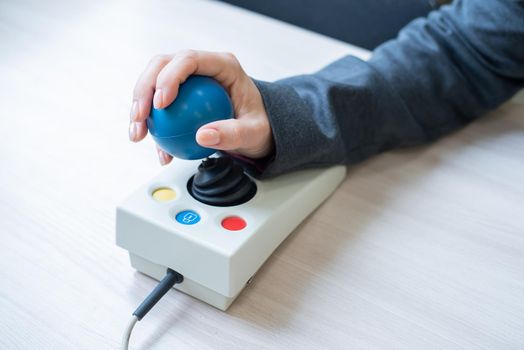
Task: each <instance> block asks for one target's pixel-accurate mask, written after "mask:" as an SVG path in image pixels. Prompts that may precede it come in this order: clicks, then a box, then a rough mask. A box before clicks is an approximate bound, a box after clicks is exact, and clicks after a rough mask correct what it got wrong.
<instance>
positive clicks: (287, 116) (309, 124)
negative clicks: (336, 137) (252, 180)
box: [253, 80, 333, 178]
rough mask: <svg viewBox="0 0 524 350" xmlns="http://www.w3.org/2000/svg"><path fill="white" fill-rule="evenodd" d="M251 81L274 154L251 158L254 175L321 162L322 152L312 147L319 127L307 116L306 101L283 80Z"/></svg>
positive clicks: (330, 162) (281, 172) (304, 166)
mask: <svg viewBox="0 0 524 350" xmlns="http://www.w3.org/2000/svg"><path fill="white" fill-rule="evenodd" d="M253 81H254V83H255V85H256V86H257V88H258V90H259V91H260V94H261V95H262V100H263V102H264V107H265V109H266V112H267V115H268V118H269V124H270V126H271V131H272V134H273V141H274V144H275V148H274V154H272V155H270V156H269V157H266V158H264V159H261V160H255V162H256V163H257V168H258V169H259V170H258V172H257V174H256V176H258V177H260V178H267V177H273V176H276V175H280V174H283V173H286V172H289V171H292V170H299V169H301V168H306V167H315V166H322V165H324V164H323V163H324V162H318V158H319V157H318V155H319V154H318V153H323V151H322V150H319V149H318V147H315V146H314V145H315V142H314V140H318V138H319V135H317V134H318V133H319V132H320V130H319V126H318V125H316V122H315V118H310V117H309V116H308V115H309V114H310V113H311V108H310V107H308V106H307V101H306V100H305V99H304V98H302V97H301V96H299V94H298V93H297V92H296V91H295V89H294V88H292V87H291V86H289V85H286V84H284V83H280V82H276V83H269V82H264V81H260V80H253ZM315 160H317V161H315ZM325 160H326V164H332V163H333V160H332V159H325Z"/></svg>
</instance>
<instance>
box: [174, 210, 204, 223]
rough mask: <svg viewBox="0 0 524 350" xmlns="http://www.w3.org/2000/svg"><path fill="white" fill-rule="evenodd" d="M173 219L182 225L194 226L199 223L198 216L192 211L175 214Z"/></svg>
mask: <svg viewBox="0 0 524 350" xmlns="http://www.w3.org/2000/svg"><path fill="white" fill-rule="evenodd" d="M175 219H176V221H178V222H179V223H181V224H182V225H194V224H196V223H197V222H199V221H200V215H198V213H197V212H195V211H193V210H184V211H181V212H180V213H178V214H176V217H175Z"/></svg>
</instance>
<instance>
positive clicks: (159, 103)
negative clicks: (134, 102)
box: [153, 89, 164, 109]
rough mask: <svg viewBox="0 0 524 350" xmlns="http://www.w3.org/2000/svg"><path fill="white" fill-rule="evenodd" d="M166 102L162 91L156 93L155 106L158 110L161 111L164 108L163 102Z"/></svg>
mask: <svg viewBox="0 0 524 350" xmlns="http://www.w3.org/2000/svg"><path fill="white" fill-rule="evenodd" d="M163 100H164V96H163V93H162V89H158V90H156V91H155V96H154V97H153V106H154V107H155V108H156V109H160V107H161V106H162V101H163Z"/></svg>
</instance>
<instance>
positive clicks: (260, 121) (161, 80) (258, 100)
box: [129, 50, 273, 165]
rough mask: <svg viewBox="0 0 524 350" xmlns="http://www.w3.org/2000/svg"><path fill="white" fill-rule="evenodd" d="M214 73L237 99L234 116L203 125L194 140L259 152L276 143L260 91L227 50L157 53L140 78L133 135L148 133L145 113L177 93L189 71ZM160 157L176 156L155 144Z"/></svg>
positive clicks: (133, 112)
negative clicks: (222, 51)
mask: <svg viewBox="0 0 524 350" xmlns="http://www.w3.org/2000/svg"><path fill="white" fill-rule="evenodd" d="M192 74H198V75H206V76H209V77H212V78H214V79H216V80H217V81H218V82H219V83H220V84H221V85H222V86H223V87H224V88H225V89H226V90H227V92H228V93H229V96H230V97H231V100H232V101H233V105H234V111H235V119H228V120H220V121H216V122H212V123H209V124H206V125H204V126H202V127H201V128H200V129H198V131H197V134H196V141H197V142H198V143H199V144H200V145H201V146H204V147H209V148H214V149H218V150H223V151H231V152H235V153H239V154H242V155H244V156H247V157H250V158H261V157H264V156H266V155H268V154H269V153H270V152H271V151H272V149H273V139H272V135H271V128H270V126H269V121H268V117H267V114H266V110H265V108H264V104H263V102H262V97H261V95H260V92H259V91H258V89H257V87H256V86H255V84H254V83H253V81H252V80H251V78H249V76H248V75H247V74H246V73H245V72H244V70H243V69H242V67H241V66H240V63H239V62H238V60H237V59H236V58H235V56H233V55H232V54H229V53H216V52H206V51H193V50H186V51H182V52H180V53H176V54H174V55H160V56H156V57H154V58H153V59H151V61H150V62H149V64H148V65H147V67H146V69H145V70H144V72H143V73H142V74H141V75H140V77H139V78H138V81H137V83H136V86H135V89H134V92H133V104H132V107H131V124H130V125H129V138H130V139H131V141H134V142H138V141H140V140H142V139H143V138H144V137H145V136H146V135H147V124H146V119H147V117H148V116H149V112H150V110H151V107H152V105H153V106H154V107H155V108H165V107H167V106H169V105H170V104H171V103H172V102H173V101H174V100H175V98H176V95H177V93H178V87H179V85H180V84H182V83H183V82H184V81H185V80H186V79H187V78H188V77H189V76H190V75H192ZM157 150H158V156H159V159H160V163H161V164H162V165H165V164H167V163H169V162H170V161H171V159H172V157H171V156H170V155H169V154H167V153H166V152H164V151H163V150H161V149H160V148H159V147H158V146H157Z"/></svg>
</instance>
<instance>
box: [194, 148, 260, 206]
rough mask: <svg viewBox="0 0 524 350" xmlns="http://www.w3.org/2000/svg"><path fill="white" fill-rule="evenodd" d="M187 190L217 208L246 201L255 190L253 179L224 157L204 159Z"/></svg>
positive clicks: (201, 200) (197, 198)
mask: <svg viewBox="0 0 524 350" xmlns="http://www.w3.org/2000/svg"><path fill="white" fill-rule="evenodd" d="M187 189H188V191H189V193H190V194H191V195H192V196H193V198H195V199H196V200H198V201H200V202H202V203H205V204H209V205H214V206H218V207H229V206H234V205H239V204H242V203H245V202H247V201H248V200H250V199H251V198H253V196H254V195H255V193H256V192H257V186H256V184H255V182H254V181H253V180H252V179H251V178H250V177H249V176H247V175H246V174H245V173H244V170H243V169H242V167H241V166H240V165H238V164H236V163H235V162H234V161H233V159H231V157H227V156H224V157H220V158H206V159H204V160H203V161H202V163H201V164H200V165H199V166H198V172H197V173H196V174H195V175H194V176H192V177H191V179H189V181H188V183H187Z"/></svg>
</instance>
